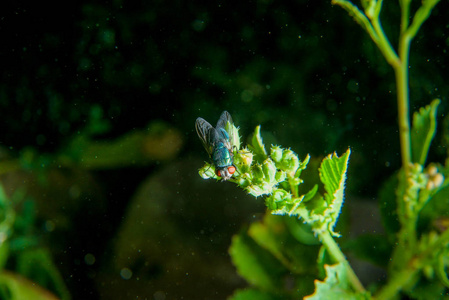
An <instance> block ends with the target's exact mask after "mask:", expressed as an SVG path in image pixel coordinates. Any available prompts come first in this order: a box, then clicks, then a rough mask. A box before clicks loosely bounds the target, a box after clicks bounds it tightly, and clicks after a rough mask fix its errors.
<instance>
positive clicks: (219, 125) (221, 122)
mask: <svg viewBox="0 0 449 300" xmlns="http://www.w3.org/2000/svg"><path fill="white" fill-rule="evenodd" d="M228 122H229V123H231V124H234V123H233V122H232V117H231V115H230V114H229V113H228V112H227V111H224V112H222V113H221V116H220V119H218V122H217V126H216V127H215V128H217V130H220V128H223V129H224V128H225V126H226V123H228Z"/></svg>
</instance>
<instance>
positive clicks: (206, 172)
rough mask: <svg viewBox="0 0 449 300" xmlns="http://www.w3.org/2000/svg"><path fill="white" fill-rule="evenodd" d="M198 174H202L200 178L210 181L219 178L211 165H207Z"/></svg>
mask: <svg viewBox="0 0 449 300" xmlns="http://www.w3.org/2000/svg"><path fill="white" fill-rule="evenodd" d="M198 174H200V176H201V177H202V178H203V179H210V178H216V177H217V175H215V167H214V166H212V165H211V164H209V163H206V164H205V165H204V166H203V167H202V168H201V169H199V171H198ZM217 178H218V177H217Z"/></svg>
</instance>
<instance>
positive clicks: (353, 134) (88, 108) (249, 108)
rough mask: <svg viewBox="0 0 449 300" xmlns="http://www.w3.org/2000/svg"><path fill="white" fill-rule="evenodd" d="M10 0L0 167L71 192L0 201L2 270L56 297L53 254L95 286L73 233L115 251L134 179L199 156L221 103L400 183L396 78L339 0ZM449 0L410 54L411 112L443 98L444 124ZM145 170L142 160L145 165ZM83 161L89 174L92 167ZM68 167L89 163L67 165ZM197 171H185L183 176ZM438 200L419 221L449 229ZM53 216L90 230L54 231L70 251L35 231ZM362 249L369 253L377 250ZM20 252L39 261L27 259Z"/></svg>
mask: <svg viewBox="0 0 449 300" xmlns="http://www.w3.org/2000/svg"><path fill="white" fill-rule="evenodd" d="M2 6H7V7H4V9H2V10H1V11H2V14H1V18H0V34H1V36H2V46H1V47H0V55H1V58H2V59H1V60H0V67H1V69H2V73H1V74H0V114H1V119H2V135H1V140H0V159H1V160H0V174H2V176H3V177H2V180H3V181H7V184H10V185H8V186H6V185H5V190H6V191H7V192H8V194H14V193H17V195H19V194H20V193H23V194H24V195H25V194H27V193H28V190H27V191H25V189H29V190H33V189H35V188H36V186H39V187H41V186H47V187H48V186H50V189H51V188H52V187H53V189H54V190H56V189H58V188H61V187H62V188H61V189H62V190H63V191H64V192H65V194H64V193H63V192H61V191H60V190H58V192H59V194H58V195H57V196H55V195H53V196H52V197H48V196H47V195H48V193H47V192H48V190H45V192H44V191H42V190H39V189H37V190H39V192H41V194H39V195H37V197H35V198H33V199H31V198H27V197H28V194H27V196H23V197H24V198H23V199H22V200H23V202H20V203H21V204H20V205H18V206H16V205H12V204H11V203H13V202H14V201H15V200H14V199H13V198H11V199H12V200H5V201H4V202H2V203H0V205H1V206H0V218H1V220H3V222H1V223H0V233H1V234H2V236H4V237H5V242H3V244H2V245H1V247H0V265H3V266H5V267H6V268H7V269H9V270H12V271H14V272H18V273H22V272H23V274H22V275H24V276H27V277H28V278H29V279H31V280H33V281H35V282H38V283H40V284H42V286H43V287H45V288H47V289H49V290H51V291H52V292H54V293H55V294H57V295H58V296H59V297H66V296H67V293H68V292H67V290H66V288H65V286H64V284H63V283H62V280H61V278H60V275H58V274H59V273H58V271H57V270H56V267H55V264H54V263H53V262H52V259H51V257H52V256H54V255H55V253H54V252H57V253H56V254H59V255H60V256H59V258H60V257H61V256H62V254H61V253H64V255H66V257H69V258H68V259H67V260H66V261H70V262H71V263H70V264H66V265H64V266H60V267H61V268H68V269H70V268H72V269H71V270H70V271H73V272H75V273H76V272H78V273H76V274H77V275H79V273H83V276H85V277H83V278H88V279H86V280H87V281H88V282H91V281H93V278H95V275H93V274H96V273H95V272H96V271H98V269H96V268H95V267H96V265H95V266H94V267H92V266H91V265H89V268H87V269H86V270H84V269H83V270H82V271H79V269H82V268H81V267H79V264H80V263H79V261H83V259H82V258H80V257H79V256H80V255H82V256H81V257H84V255H87V254H90V252H88V251H90V250H89V249H90V248H89V247H91V245H88V246H86V244H82V243H81V242H80V241H78V242H79V243H80V244H77V245H78V246H79V247H80V248H81V249H82V250H80V252H81V253H82V254H80V253H70V252H71V251H68V253H67V249H72V248H70V247H72V246H73V245H75V244H76V243H75V241H70V240H69V241H67V240H66V239H69V237H76V238H73V239H74V240H75V239H79V240H83V239H84V238H86V236H87V237H88V238H87V241H88V242H90V243H93V242H97V244H98V245H99V246H98V249H99V250H98V249H97V250H98V251H99V253H101V254H98V255H99V256H102V252H101V251H104V252H107V251H108V246H107V245H108V243H109V240H108V238H110V237H111V235H112V234H113V232H114V230H115V229H116V227H118V225H117V224H118V223H120V221H121V218H122V217H123V211H124V210H125V208H126V205H127V203H128V202H127V201H128V199H129V198H130V197H131V195H132V193H133V191H134V189H133V188H135V187H136V186H137V185H138V184H139V183H140V182H141V181H142V178H143V177H144V176H146V175H147V174H148V172H149V171H157V170H158V168H159V166H160V165H162V164H164V163H165V162H169V161H171V160H172V159H174V158H176V157H178V155H179V154H180V155H181V157H182V158H184V159H187V160H191V159H192V157H200V156H201V157H202V158H203V152H202V151H203V149H202V148H201V145H200V143H198V141H197V138H196V134H195V132H194V126H193V124H194V120H195V119H196V117H198V116H203V117H204V118H206V119H208V118H209V117H211V116H216V115H218V114H219V113H220V112H221V111H222V110H224V109H226V110H228V111H230V112H231V113H232V115H233V117H234V119H235V120H236V124H238V125H239V126H240V127H241V132H242V135H243V136H248V133H249V132H250V131H251V130H252V128H253V125H254V124H262V125H263V126H262V131H263V135H264V136H265V137H266V142H267V144H271V143H272V144H277V143H279V144H284V145H289V146H290V147H291V148H292V150H294V151H295V152H296V153H298V154H299V156H300V157H305V156H306V154H307V153H310V154H311V155H312V157H319V156H323V155H324V154H327V153H330V152H333V151H337V152H338V153H342V152H343V151H344V150H346V149H347V148H348V146H350V147H351V149H352V158H351V168H350V169H349V171H348V172H349V173H348V180H349V183H350V184H348V189H349V192H351V193H352V194H358V195H361V196H367V197H370V198H372V197H374V195H375V193H376V191H377V189H378V188H379V186H380V185H381V184H382V183H383V182H384V181H386V180H389V181H388V182H387V183H386V186H385V189H387V190H388V189H389V187H388V184H389V182H390V181H391V180H393V181H394V179H388V178H390V177H389V176H390V175H392V174H395V173H394V170H396V169H398V167H399V165H400V159H399V144H398V139H397V134H396V135H395V134H394V133H396V132H397V124H396V104H395V101H394V93H395V87H394V85H393V84H392V83H391V82H393V73H392V72H391V71H390V68H389V66H388V65H387V64H386V63H385V61H384V60H383V58H382V57H381V55H380V53H379V51H378V50H377V49H376V48H375V46H374V45H373V44H372V43H371V41H370V40H369V37H368V36H367V35H366V34H365V33H364V32H363V31H362V30H360V29H359V28H357V27H355V26H354V24H353V21H352V20H351V18H350V17H348V16H345V15H344V14H342V12H341V10H340V8H335V7H332V6H331V4H330V1H328V2H310V1H306V0H298V1H296V2H282V1H281V2H279V1H278V2H276V1H272V0H258V1H254V2H241V3H239V4H238V5H237V6H236V5H235V4H234V3H230V2H223V3H216V2H200V1H193V2H191V1H190V2H185V1H168V2H167V1H160V0H156V1H140V2H139V1H135V2H132V3H130V2H125V1H123V0H114V1H112V2H108V3H103V2H101V1H81V2H79V1H78V2H51V3H48V2H47V3H40V2H39V3H38V2H26V1H18V2H14V3H9V4H3V5H2ZM447 10H448V2H447V1H446V2H442V3H440V5H439V6H437V7H436V8H435V9H434V11H433V17H432V18H431V19H430V20H429V21H428V22H427V23H426V25H425V26H424V28H423V29H422V30H421V31H420V32H419V33H418V36H417V37H416V38H415V41H414V52H413V53H412V56H411V58H410V64H411V66H412V67H411V68H410V70H409V71H410V75H411V83H410V89H411V106H412V108H413V109H412V110H413V111H416V110H417V108H419V107H422V106H424V105H425V104H427V102H428V101H427V100H428V99H430V98H440V99H442V101H441V105H440V106H439V110H438V113H437V114H436V119H441V118H442V116H444V115H446V114H447V109H448V107H447V104H446V102H447V101H446V100H447V95H448V92H449V87H448V85H447V84H446V82H445V78H446V77H445V76H444V74H445V72H446V68H447V58H446V57H447V47H448V46H449V38H448V37H447V36H446V35H445V30H446V29H447V18H446V15H445V12H447ZM383 13H384V15H383V19H382V24H383V26H384V29H385V31H386V32H387V35H388V36H391V37H394V35H395V32H397V27H398V26H399V24H397V22H396V20H397V17H398V10H397V5H396V3H389V2H386V3H385V4H384V11H383ZM447 120H448V119H447ZM447 120H446V121H445V125H444V126H443V130H441V131H437V133H436V134H437V136H436V138H435V139H436V140H437V141H442V142H443V143H441V144H440V145H439V146H437V147H432V148H431V149H432V150H431V152H430V154H429V156H430V158H431V159H432V161H435V162H437V163H440V164H441V165H443V164H444V158H443V157H444V156H445V155H446V154H447V152H448V142H447V141H448V140H449V138H447V137H448V134H447V130H448V129H447V128H448V126H447V124H448V122H449V121H447ZM443 132H444V133H445V134H443ZM181 150H182V152H181ZM203 159H206V158H203ZM314 159H315V158H314ZM141 166H145V168H144V169H140V170H139V169H138V167H141ZM55 169H56V170H57V171H58V172H59V173H58V174H57V175H56V176H50V175H49V174H50V172H49V170H55ZM23 170H25V171H26V172H27V173H26V174H27V176H30V177H27V176H24V175H23V173H21V172H22V171H23ZM79 170H82V171H79ZM86 170H88V171H89V172H92V173H90V174H93V175H92V176H93V177H94V179H92V177H90V176H88V175H86V174H87V173H83V171H86ZM70 172H80V173H77V175H78V176H74V177H69V176H67V177H64V176H61V174H63V175H67V173H70ZM176 172H178V171H176ZM192 172H193V170H192V169H187V170H186V169H184V170H182V171H181V174H184V175H185V174H191V173H192ZM193 173H195V172H193ZM10 174H14V175H17V174H18V175H17V177H16V178H15V184H11V182H10V181H8V180H9V179H10V178H9V177H7V175H10ZM70 174H71V173H70ZM445 176H446V175H445ZM68 177H69V178H68ZM30 178H32V179H30ZM36 178H37V179H36ZM55 178H56V180H55ZM74 178H75V179H74ZM99 178H100V179H101V180H100V179H99ZM35 179H36V180H35ZM71 180H75V182H72V181H71ZM85 182H89V183H91V184H92V185H93V186H95V187H96V184H98V185H99V186H100V188H99V190H102V191H103V189H104V190H107V191H108V192H107V193H106V192H105V194H107V195H108V197H106V196H104V195H103V194H102V195H101V196H99V198H101V199H103V200H105V201H106V199H107V201H108V206H107V207H108V208H107V209H105V208H104V207H102V206H101V205H99V204H98V203H97V202H96V201H97V200H98V199H96V198H95V197H91V194H89V193H87V194H85V193H83V190H82V189H81V188H80V186H83V183H85ZM98 182H100V183H98ZM17 183H20V185H19V184H17ZM18 186H23V187H24V190H20V189H19V188H17V187H18ZM55 186H57V187H58V188H55ZM86 186H87V187H86ZM86 186H83V187H84V188H85V189H86V190H92V191H94V192H97V190H96V189H93V188H92V186H91V185H86ZM310 188H311V187H310ZM11 190H13V192H14V193H12V192H11ZM92 193H93V192H92ZM185 193H186V194H189V195H192V194H194V193H196V192H192V191H190V192H189V191H185ZM98 194H101V193H98ZM130 194H131V195H130ZM14 195H16V194H14ZM391 195H392V194H390V196H389V197H391ZM438 195H440V194H438ZM442 195H444V193H443V192H441V197H443V196H442ZM14 197H18V198H20V197H19V196H14ZM179 197H180V198H181V197H182V195H181V196H179ZM439 197H440V196H438V197H435V198H432V199H431V201H430V202H429V205H428V206H427V207H425V208H424V211H423V215H424V218H423V219H422V220H420V222H422V226H423V227H422V228H425V227H431V226H434V227H435V228H441V227H445V226H447V220H446V219H447V216H446V215H444V214H441V215H440V216H438V218H437V220H438V222H436V221H435V219H434V217H435V216H434V213H433V212H431V211H433V210H432V209H431V208H432V207H434V208H440V206H441V207H443V208H444V207H445V203H446V202H445V201H440V202H438V201H437V200H438V198H439ZM380 198H382V199H384V198H383V197H382V196H381V197H380ZM436 198H437V200H436ZM5 199H8V198H5ZM24 199H25V200H24ZM67 199H68V200H67ZM92 199H93V200H92ZM440 199H442V198H440ZM49 200H54V201H53V202H52V201H49ZM388 200H391V199H388ZM11 201H12V202H11ZM65 201H69V203H73V202H76V204H77V205H73V206H72V205H68V204H67V202H65ZM70 201H72V202H70ZM211 201H213V199H211ZM34 202H36V204H33V203H34ZM98 202H101V201H99V200H98ZM14 203H15V202H14ZM101 203H102V202H101ZM382 203H383V205H384V206H383V207H384V208H385V211H386V213H385V214H384V215H383V216H384V218H385V216H387V218H386V222H389V223H390V224H393V223H394V222H395V221H396V222H397V220H395V218H396V217H397V215H394V213H393V211H394V210H392V209H394V207H393V208H392V206H394V199H393V202H392V201H387V200H386V201H385V202H382ZM36 207H37V208H36ZM98 207H100V208H98ZM96 209H98V211H100V213H98V211H96ZM49 212H50V213H49ZM55 212H56V213H55ZM96 213H97V214H96ZM55 215H56V217H55ZM43 216H44V217H43ZM61 216H63V217H61ZM99 216H101V218H100V217H99ZM427 216H429V218H427ZM86 218H91V219H89V220H90V222H91V223H89V222H87V221H85V219H86ZM69 219H70V221H68V220H69ZM54 220H62V221H61V222H60V223H58V222H55V224H57V228H58V229H60V228H61V227H62V228H64V229H68V228H71V226H73V228H77V229H80V228H81V229H82V230H81V231H80V232H76V233H74V232H70V231H64V232H59V234H60V236H59V235H58V236H57V237H58V238H60V237H61V236H62V237H65V238H66V239H62V238H61V239H59V240H58V242H60V243H61V244H58V247H60V248H58V247H56V246H55V240H51V239H50V242H48V241H47V243H44V242H42V241H41V240H40V239H39V235H40V233H41V231H39V230H40V229H41V228H42V227H39V226H40V225H42V223H44V224H52V223H51V222H54ZM430 220H434V221H430ZM45 222H50V223H45ZM85 222H86V223H85ZM76 226H78V227H76ZM292 226H293V225H292ZM73 228H72V229H73ZM105 228H106V229H105ZM388 228H394V227H392V226H390V227H388ZM290 230H291V228H290ZM111 232H112V233H111ZM105 233H109V234H110V235H107V234H105ZM394 233H395V231H394V230H393V231H392V232H388V234H391V235H394ZM96 234H98V235H96ZM101 234H104V235H103V236H101ZM291 234H293V233H292V232H291ZM251 239H252V237H251V238H248V240H249V241H251ZM376 241H377V239H376ZM378 242H379V246H382V245H383V244H382V243H381V241H378ZM52 243H53V244H52ZM86 243H87V242H86ZM251 243H253V242H251ZM376 243H377V242H376ZM252 245H254V243H253V244H252ZM383 246H385V245H383ZM46 247H52V248H51V249H49V248H46ZM82 247H85V248H82ZM385 247H387V246H385ZM46 249H47V250H46ZM86 249H87V250H86ZM50 250H51V251H50ZM78 250H79V249H78ZM58 251H59V252H60V253H58ZM64 251H65V252H64ZM357 251H359V253H361V256H364V255H365V256H366V255H367V253H368V252H369V249H358V248H357ZM84 252H88V253H84ZM385 253H388V250H385V251H383V252H382V254H385ZM270 255H271V254H270ZM23 259H26V261H27V262H36V263H34V265H32V266H28V265H27V263H24V260H23ZM276 259H277V258H276ZM66 261H65V262H66ZM32 267H33V268H32ZM36 269H39V270H40V271H37V272H36ZM84 273H85V274H84ZM70 274H71V273H70ZM66 275H67V274H66ZM0 277H1V278H3V279H0V280H1V281H2V282H3V285H2V287H1V288H0V293H9V295H16V294H15V293H20V292H17V291H24V293H25V292H26V291H28V289H27V288H26V287H25V286H30V285H32V284H30V283H29V282H27V281H22V280H21V279H18V278H17V277H16V275H15V273H14V274H11V273H10V272H3V273H1V274H0ZM74 278H75V279H67V278H66V281H70V288H71V293H73V295H74V297H77V298H85V297H86V295H91V294H93V295H94V296H95V295H96V293H95V292H92V289H91V287H92V286H93V284H91V285H89V284H86V281H83V280H80V279H79V277H76V276H75V277H74ZM77 281H79V282H77ZM80 282H81V283H80ZM22 285H23V288H22ZM17 286H19V287H20V288H17ZM80 286H82V288H79V287H80ZM40 292H41V291H35V290H33V291H31V289H30V293H36V294H39V293H40ZM243 293H248V294H252V293H253V295H257V294H258V293H257V291H245V292H243V291H241V292H240V295H241V294H243ZM416 293H418V291H416ZM2 295H4V294H2ZM17 295H18V294H17ZM237 295H238V294H236V295H235V298H236V299H238V298H237ZM11 297H13V296H11ZM14 297H19V296H14ZM14 297H13V298H12V299H15V298H14ZM49 297H50V296H49ZM17 299H20V298H17ZM35 299H38V296H35ZM45 299H47V298H45ZM48 299H50V298H48Z"/></svg>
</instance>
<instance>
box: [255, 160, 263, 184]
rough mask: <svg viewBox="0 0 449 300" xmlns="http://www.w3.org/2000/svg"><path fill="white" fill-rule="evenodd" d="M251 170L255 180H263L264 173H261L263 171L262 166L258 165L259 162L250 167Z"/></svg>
mask: <svg viewBox="0 0 449 300" xmlns="http://www.w3.org/2000/svg"><path fill="white" fill-rule="evenodd" d="M252 171H253V178H254V179H255V180H259V181H262V180H263V178H264V175H263V171H262V166H261V165H259V164H257V165H254V166H253V168H252Z"/></svg>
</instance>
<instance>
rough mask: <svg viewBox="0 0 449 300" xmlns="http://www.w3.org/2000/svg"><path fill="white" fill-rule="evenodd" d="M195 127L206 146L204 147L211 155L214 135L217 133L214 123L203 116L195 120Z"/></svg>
mask: <svg viewBox="0 0 449 300" xmlns="http://www.w3.org/2000/svg"><path fill="white" fill-rule="evenodd" d="M195 129H196V133H198V137H199V138H200V140H201V143H202V144H203V146H204V149H206V151H207V154H209V156H211V155H212V150H213V148H214V137H215V134H216V130H215V128H213V127H212V125H210V124H209V122H207V121H206V120H204V119H203V118H198V119H196V121H195Z"/></svg>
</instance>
